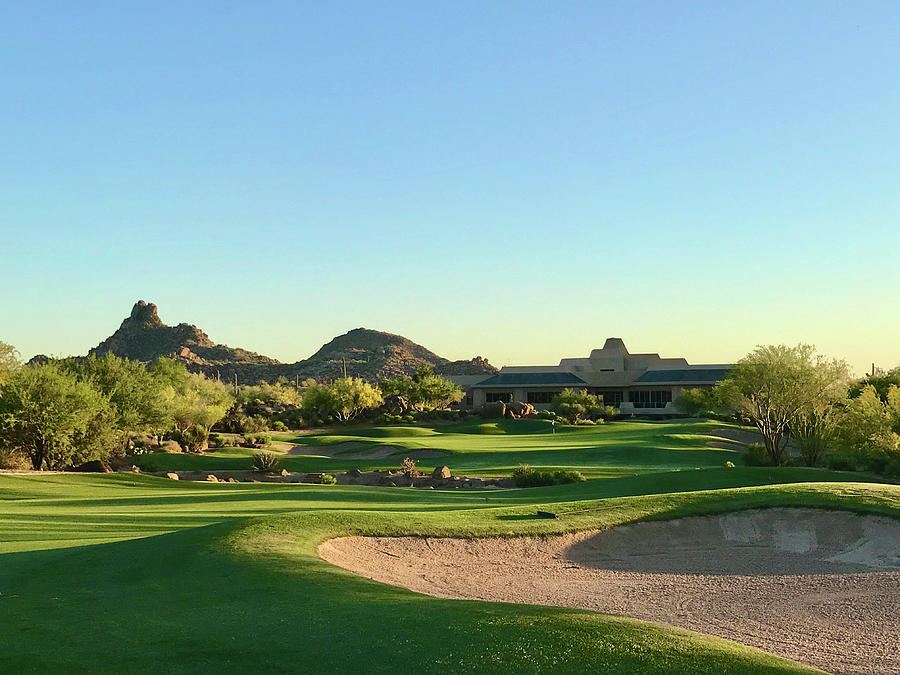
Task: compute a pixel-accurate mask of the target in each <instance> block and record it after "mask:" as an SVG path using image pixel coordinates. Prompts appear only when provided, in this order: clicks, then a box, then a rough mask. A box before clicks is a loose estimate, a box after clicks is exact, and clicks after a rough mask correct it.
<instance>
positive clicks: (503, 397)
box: [484, 391, 513, 403]
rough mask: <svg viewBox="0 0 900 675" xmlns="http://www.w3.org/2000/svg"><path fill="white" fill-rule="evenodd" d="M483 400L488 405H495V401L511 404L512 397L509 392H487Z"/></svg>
mask: <svg viewBox="0 0 900 675" xmlns="http://www.w3.org/2000/svg"><path fill="white" fill-rule="evenodd" d="M484 400H485V401H486V402H488V403H496V402H497V401H503V402H504V403H512V400H513V395H512V392H511V391H488V392H485V394H484Z"/></svg>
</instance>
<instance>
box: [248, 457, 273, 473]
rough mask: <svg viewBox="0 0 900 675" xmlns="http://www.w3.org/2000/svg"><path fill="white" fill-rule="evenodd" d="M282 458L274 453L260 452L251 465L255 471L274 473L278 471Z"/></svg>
mask: <svg viewBox="0 0 900 675" xmlns="http://www.w3.org/2000/svg"><path fill="white" fill-rule="evenodd" d="M280 464H281V458H280V457H279V456H278V455H276V454H275V453H274V452H258V453H256V454H255V455H253V459H252V460H251V463H250V465H251V466H252V467H253V470H254V471H262V472H266V473H273V472H274V471H277V470H278V466H279V465H280Z"/></svg>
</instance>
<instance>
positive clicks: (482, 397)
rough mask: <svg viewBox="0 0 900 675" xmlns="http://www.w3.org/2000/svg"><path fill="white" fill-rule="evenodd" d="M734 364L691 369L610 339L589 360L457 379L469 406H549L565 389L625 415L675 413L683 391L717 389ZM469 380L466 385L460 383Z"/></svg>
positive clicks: (675, 360)
mask: <svg viewBox="0 0 900 675" xmlns="http://www.w3.org/2000/svg"><path fill="white" fill-rule="evenodd" d="M730 368H731V366H730V365H724V364H719V365H691V364H689V363H688V362H687V361H686V360H685V359H681V358H665V359H664V358H661V357H660V356H659V354H629V353H628V350H627V349H626V348H625V343H624V342H622V340H621V338H608V339H607V340H606V343H605V344H604V345H603V349H595V350H593V351H592V352H591V354H590V356H588V357H587V358H580V359H563V360H562V361H560V362H559V365H557V366H504V367H503V368H502V369H501V370H500V372H499V373H497V374H496V375H491V376H489V377H487V378H484V377H483V376H478V377H472V376H468V377H460V378H457V377H451V378H450V379H452V380H454V381H456V382H457V384H459V385H460V386H461V387H463V389H464V390H465V392H466V398H465V399H464V401H462V402H461V403H463V404H464V405H465V406H466V407H470V408H479V407H481V406H482V405H484V404H485V403H490V402H492V401H503V402H506V403H508V402H510V401H523V402H525V403H531V404H532V405H534V407H535V408H537V409H545V408H547V407H549V404H550V401H551V400H552V399H553V397H554V396H555V395H556V394H558V393H559V392H561V391H562V390H563V389H566V388H571V389H587V391H588V392H589V393H591V394H597V395H599V396H602V397H603V402H604V403H605V404H606V405H611V406H614V407H616V408H618V409H619V410H620V411H621V412H622V414H625V415H628V414H635V415H675V414H677V411H676V410H675V409H674V408H673V406H672V401H674V400H675V398H677V397H678V395H679V394H680V393H681V391H682V390H683V389H692V388H695V387H706V388H708V387H712V386H713V385H715V384H716V383H717V382H720V381H721V380H723V379H725V375H726V374H727V373H728V370H729V369H730ZM463 379H465V380H466V381H459V380H463Z"/></svg>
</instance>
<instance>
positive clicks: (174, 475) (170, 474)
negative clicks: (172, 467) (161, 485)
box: [166, 471, 178, 480]
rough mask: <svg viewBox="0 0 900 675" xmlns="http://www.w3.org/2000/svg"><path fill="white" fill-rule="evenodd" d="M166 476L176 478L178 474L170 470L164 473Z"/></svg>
mask: <svg viewBox="0 0 900 675" xmlns="http://www.w3.org/2000/svg"><path fill="white" fill-rule="evenodd" d="M166 478H168V479H169V480H178V474H177V473H174V472H172V471H170V472H169V473H167V474H166Z"/></svg>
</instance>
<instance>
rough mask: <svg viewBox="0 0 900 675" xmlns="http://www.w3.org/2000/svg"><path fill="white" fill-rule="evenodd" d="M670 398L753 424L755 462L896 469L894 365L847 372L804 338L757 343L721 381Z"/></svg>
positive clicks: (898, 403) (899, 447) (688, 408)
mask: <svg viewBox="0 0 900 675" xmlns="http://www.w3.org/2000/svg"><path fill="white" fill-rule="evenodd" d="M676 406H677V407H679V408H680V409H681V410H682V411H683V412H685V413H686V414H691V415H699V416H707V417H719V418H723V419H730V420H733V421H735V422H738V423H744V424H751V425H753V426H754V427H755V428H756V429H757V430H758V431H759V434H760V437H761V440H762V447H761V448H759V447H753V448H751V449H750V450H749V451H748V457H747V459H748V462H749V463H751V464H754V465H760V464H765V465H769V466H780V465H783V464H787V463H799V464H803V465H805V466H828V467H832V468H840V469H850V470H861V471H874V472H877V473H883V474H887V475H891V476H898V475H900V368H896V369H894V370H892V371H888V372H886V373H877V374H873V375H871V376H868V377H866V378H863V379H860V380H854V379H853V378H852V377H851V375H850V369H849V367H848V366H847V364H846V363H845V362H843V361H839V360H835V359H827V358H825V357H823V356H821V355H819V354H817V353H816V351H815V349H814V348H813V347H811V346H809V345H802V344H801V345H797V346H795V347H787V346H784V345H780V346H765V347H759V348H757V349H756V350H754V351H753V352H751V353H750V354H748V355H747V356H746V357H744V358H743V359H741V361H740V362H738V364H737V365H736V366H735V367H734V368H733V369H732V370H731V372H730V373H729V374H728V377H727V378H726V379H725V381H723V382H721V383H719V384H718V385H716V386H715V387H714V388H712V389H692V390H688V391H686V392H684V394H683V395H682V396H681V397H680V398H679V399H678V400H677V401H676ZM789 444H791V445H793V450H794V452H793V454H789V453H788V452H787V449H788V447H789Z"/></svg>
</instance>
